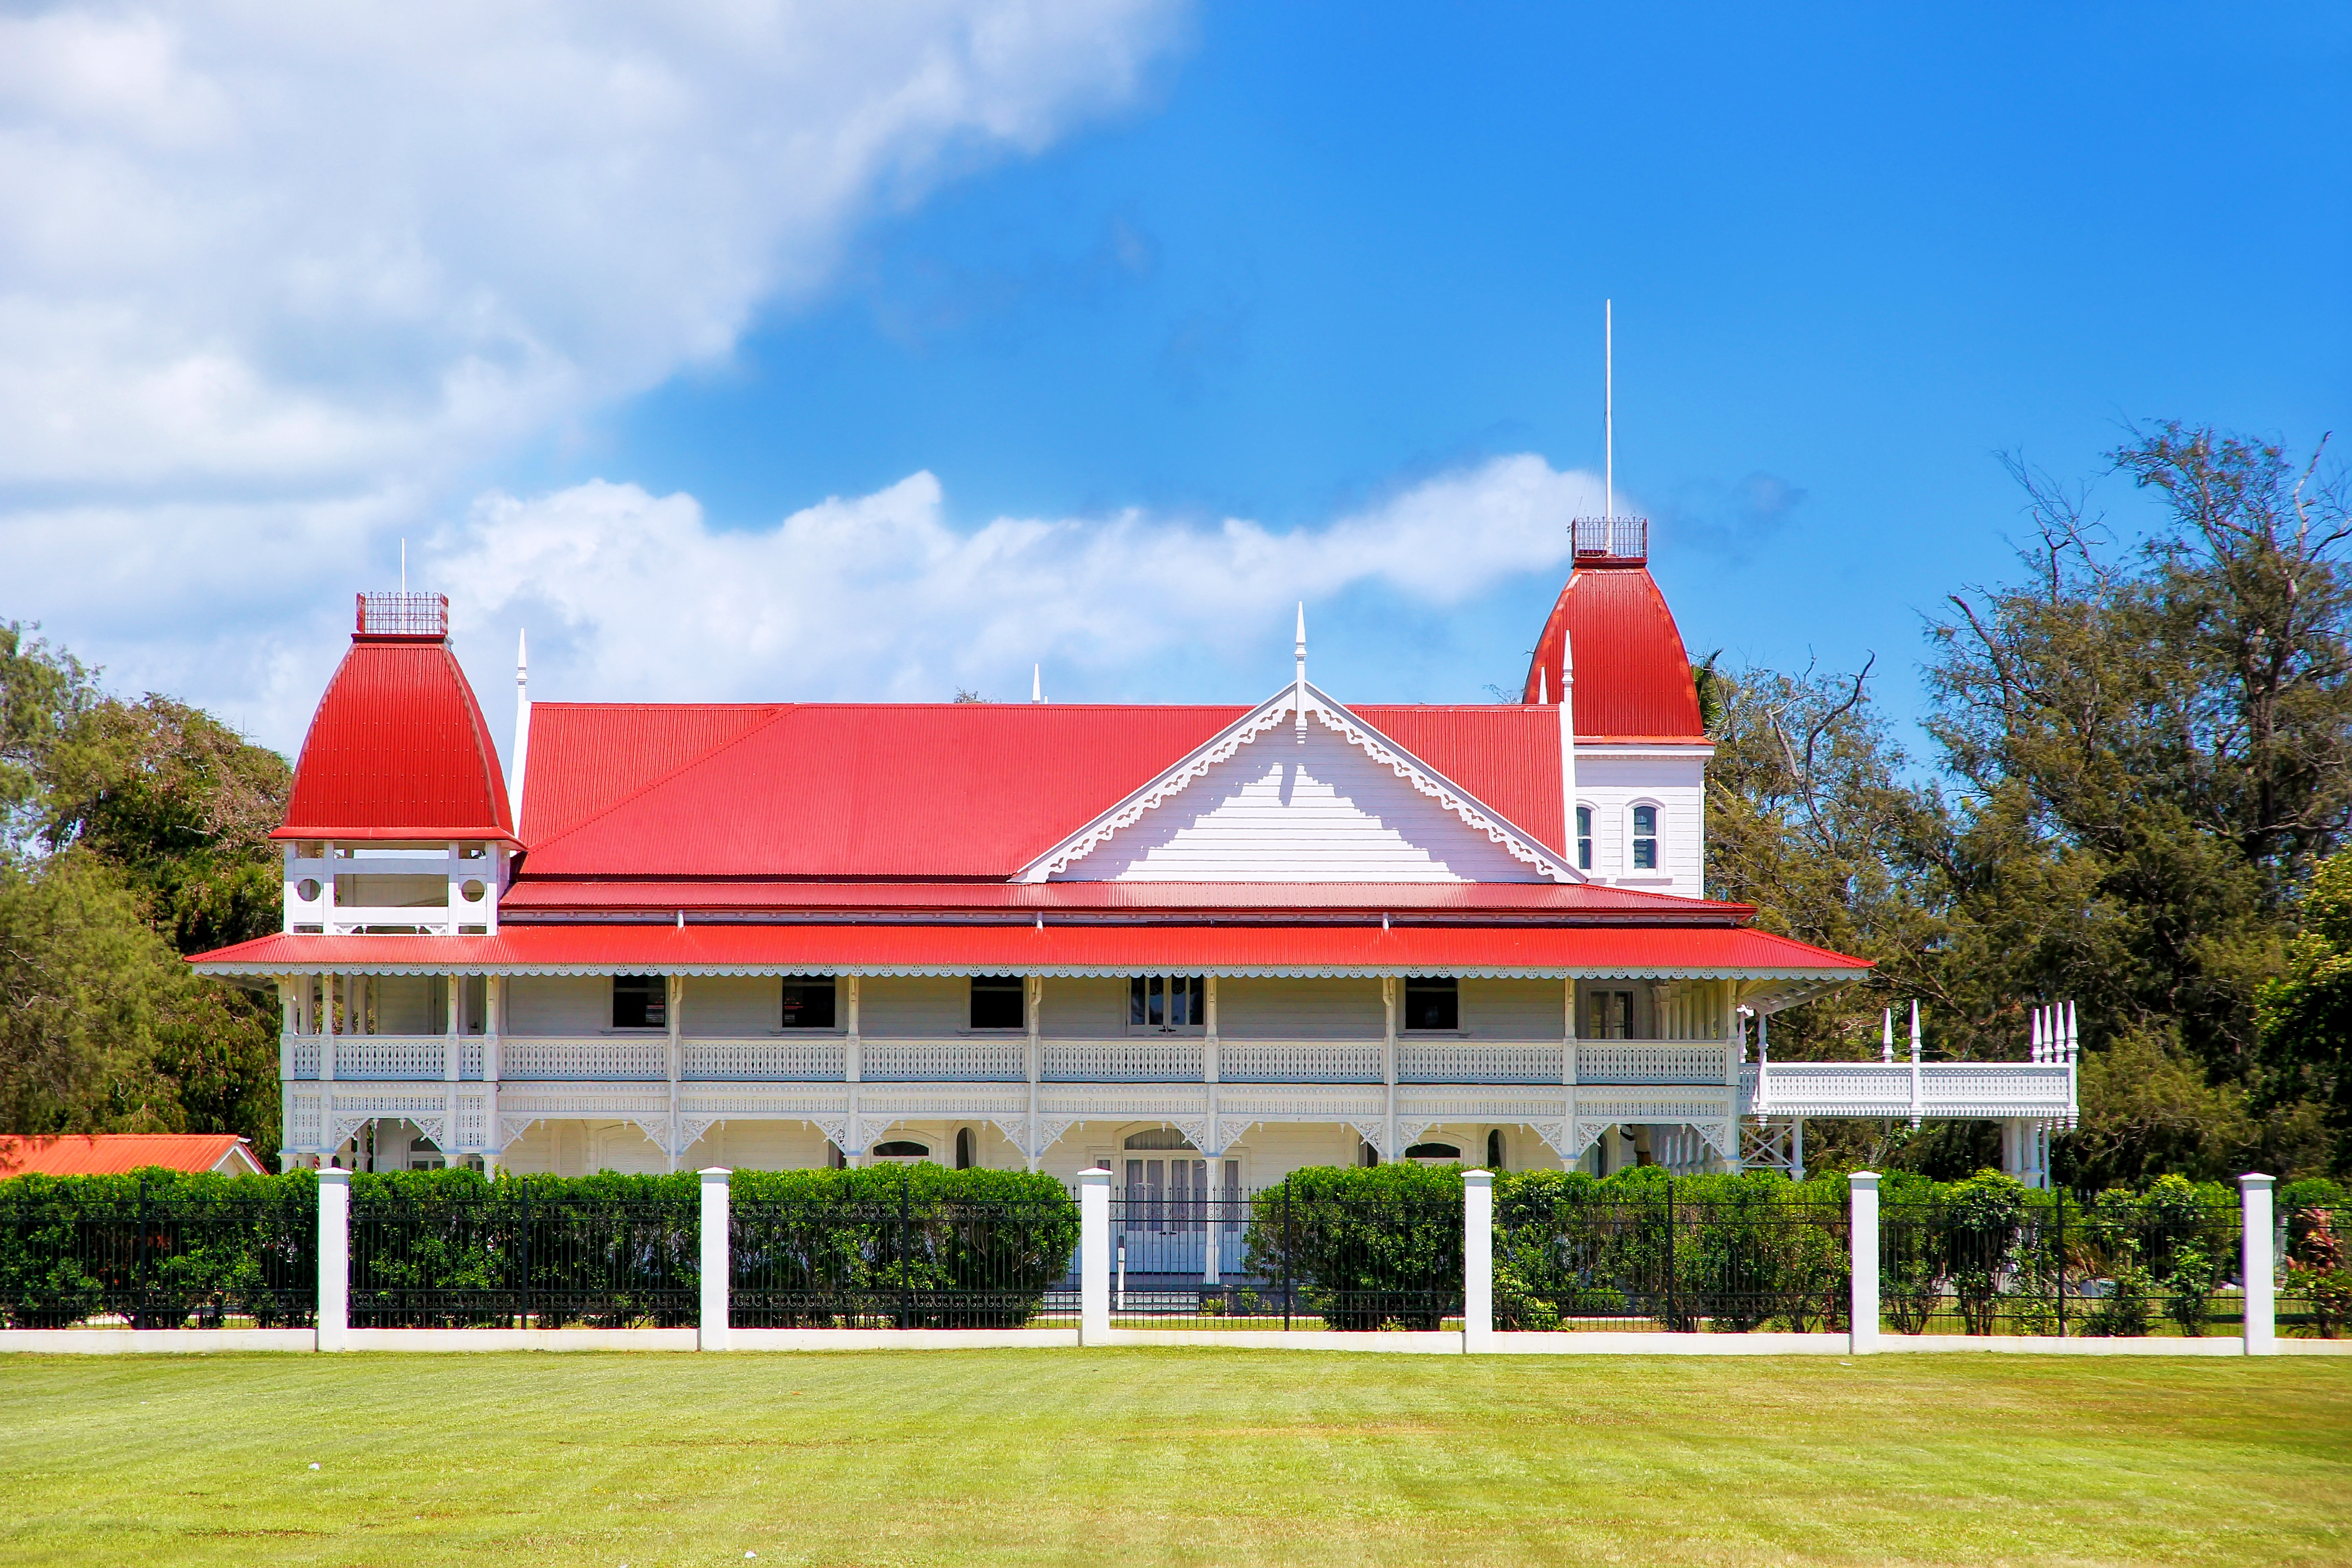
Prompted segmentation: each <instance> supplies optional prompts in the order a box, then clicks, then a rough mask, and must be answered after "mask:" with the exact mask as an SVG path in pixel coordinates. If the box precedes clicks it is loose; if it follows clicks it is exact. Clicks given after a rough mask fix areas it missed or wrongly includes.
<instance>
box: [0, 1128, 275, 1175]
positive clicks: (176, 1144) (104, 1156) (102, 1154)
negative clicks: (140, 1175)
mask: <svg viewBox="0 0 2352 1568" xmlns="http://www.w3.org/2000/svg"><path fill="white" fill-rule="evenodd" d="M244 1142H245V1140H244V1139H242V1138H240V1137H238V1136H237V1135H236V1133H234V1132H70V1133H62V1134H59V1135H58V1136H55V1137H32V1138H18V1137H0V1176H25V1175H42V1176H119V1175H122V1174H125V1173H129V1172H131V1171H142V1170H146V1169H148V1168H150V1167H152V1166H161V1167H162V1168H163V1169H164V1170H167V1171H211V1170H216V1169H219V1168H220V1166H221V1163H222V1162H223V1161H224V1160H227V1161H230V1162H231V1164H232V1169H231V1171H230V1172H229V1173H232V1174H251V1173H253V1172H255V1171H257V1170H259V1169H260V1163H259V1162H258V1161H256V1160H254V1158H253V1153H252V1151H250V1150H247V1151H246V1152H245V1158H244V1159H243V1160H242V1161H238V1160H236V1159H235V1158H234V1152H235V1151H236V1149H237V1148H238V1147H239V1146H240V1145H242V1144H243V1143H244Z"/></svg>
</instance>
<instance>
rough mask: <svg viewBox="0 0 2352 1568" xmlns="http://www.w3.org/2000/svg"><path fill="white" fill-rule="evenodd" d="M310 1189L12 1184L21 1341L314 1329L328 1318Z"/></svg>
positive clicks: (6, 1287)
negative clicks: (114, 1332)
mask: <svg viewBox="0 0 2352 1568" xmlns="http://www.w3.org/2000/svg"><path fill="white" fill-rule="evenodd" d="M318 1237H319V1205H318V1190H317V1187H316V1186H315V1184H311V1183H310V1182H308V1181H297V1180H293V1179H280V1180H278V1181H275V1182H263V1181H255V1180H245V1181H233V1180H230V1179H229V1178H226V1177H218V1176H186V1175H178V1176H175V1175H173V1174H170V1173H158V1174H156V1175H154V1176H152V1177H151V1176H145V1175H133V1176H116V1177H103V1178H95V1177H77V1178H72V1179H69V1180H63V1181H59V1180H52V1179H49V1178H46V1177H41V1176H20V1177H17V1178H16V1179H14V1180H11V1181H8V1182H5V1183H0V1320H5V1322H6V1324H7V1326H9V1327H11V1328H18V1329H63V1328H72V1327H74V1326H76V1325H79V1324H90V1325H104V1326H115V1327H130V1328H138V1329H183V1328H205V1329H218V1328H264V1329H268V1328H303V1327H308V1326H309V1325H310V1322H311V1321H312V1316H313V1314H314V1313H315V1312H316V1311H317V1310H318V1289H319V1258H318Z"/></svg>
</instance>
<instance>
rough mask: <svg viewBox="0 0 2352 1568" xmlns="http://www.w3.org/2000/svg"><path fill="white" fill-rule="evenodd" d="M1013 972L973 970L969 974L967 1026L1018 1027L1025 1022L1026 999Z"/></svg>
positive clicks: (1026, 1024) (986, 1027)
mask: <svg viewBox="0 0 2352 1568" xmlns="http://www.w3.org/2000/svg"><path fill="white" fill-rule="evenodd" d="M1022 990H1023V987H1022V984H1021V976H1019V975H1017V974H975V975H973V976H972V977H971V1026H972V1027H973V1028H975V1029H1020V1028H1025V1027H1027V1026H1028V1023H1029V1008H1028V1005H1027V999H1026V998H1025V997H1024V995H1023V994H1022Z"/></svg>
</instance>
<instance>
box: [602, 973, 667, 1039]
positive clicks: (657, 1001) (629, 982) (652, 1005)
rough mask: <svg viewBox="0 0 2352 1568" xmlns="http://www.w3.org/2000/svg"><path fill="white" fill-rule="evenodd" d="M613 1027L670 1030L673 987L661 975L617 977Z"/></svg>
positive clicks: (615, 977)
mask: <svg viewBox="0 0 2352 1568" xmlns="http://www.w3.org/2000/svg"><path fill="white" fill-rule="evenodd" d="M613 1027H614V1028H616V1029H667V1028H668V1027H669V985H668V983H667V981H665V980H664V979H663V978H662V977H661V976H660V975H658V974H615V975H614V976H613Z"/></svg>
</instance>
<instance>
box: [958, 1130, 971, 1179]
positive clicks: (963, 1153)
mask: <svg viewBox="0 0 2352 1568" xmlns="http://www.w3.org/2000/svg"><path fill="white" fill-rule="evenodd" d="M956 1169H957V1170H959V1171H969V1170H971V1128H969V1127H959V1128H957V1129H956Z"/></svg>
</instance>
